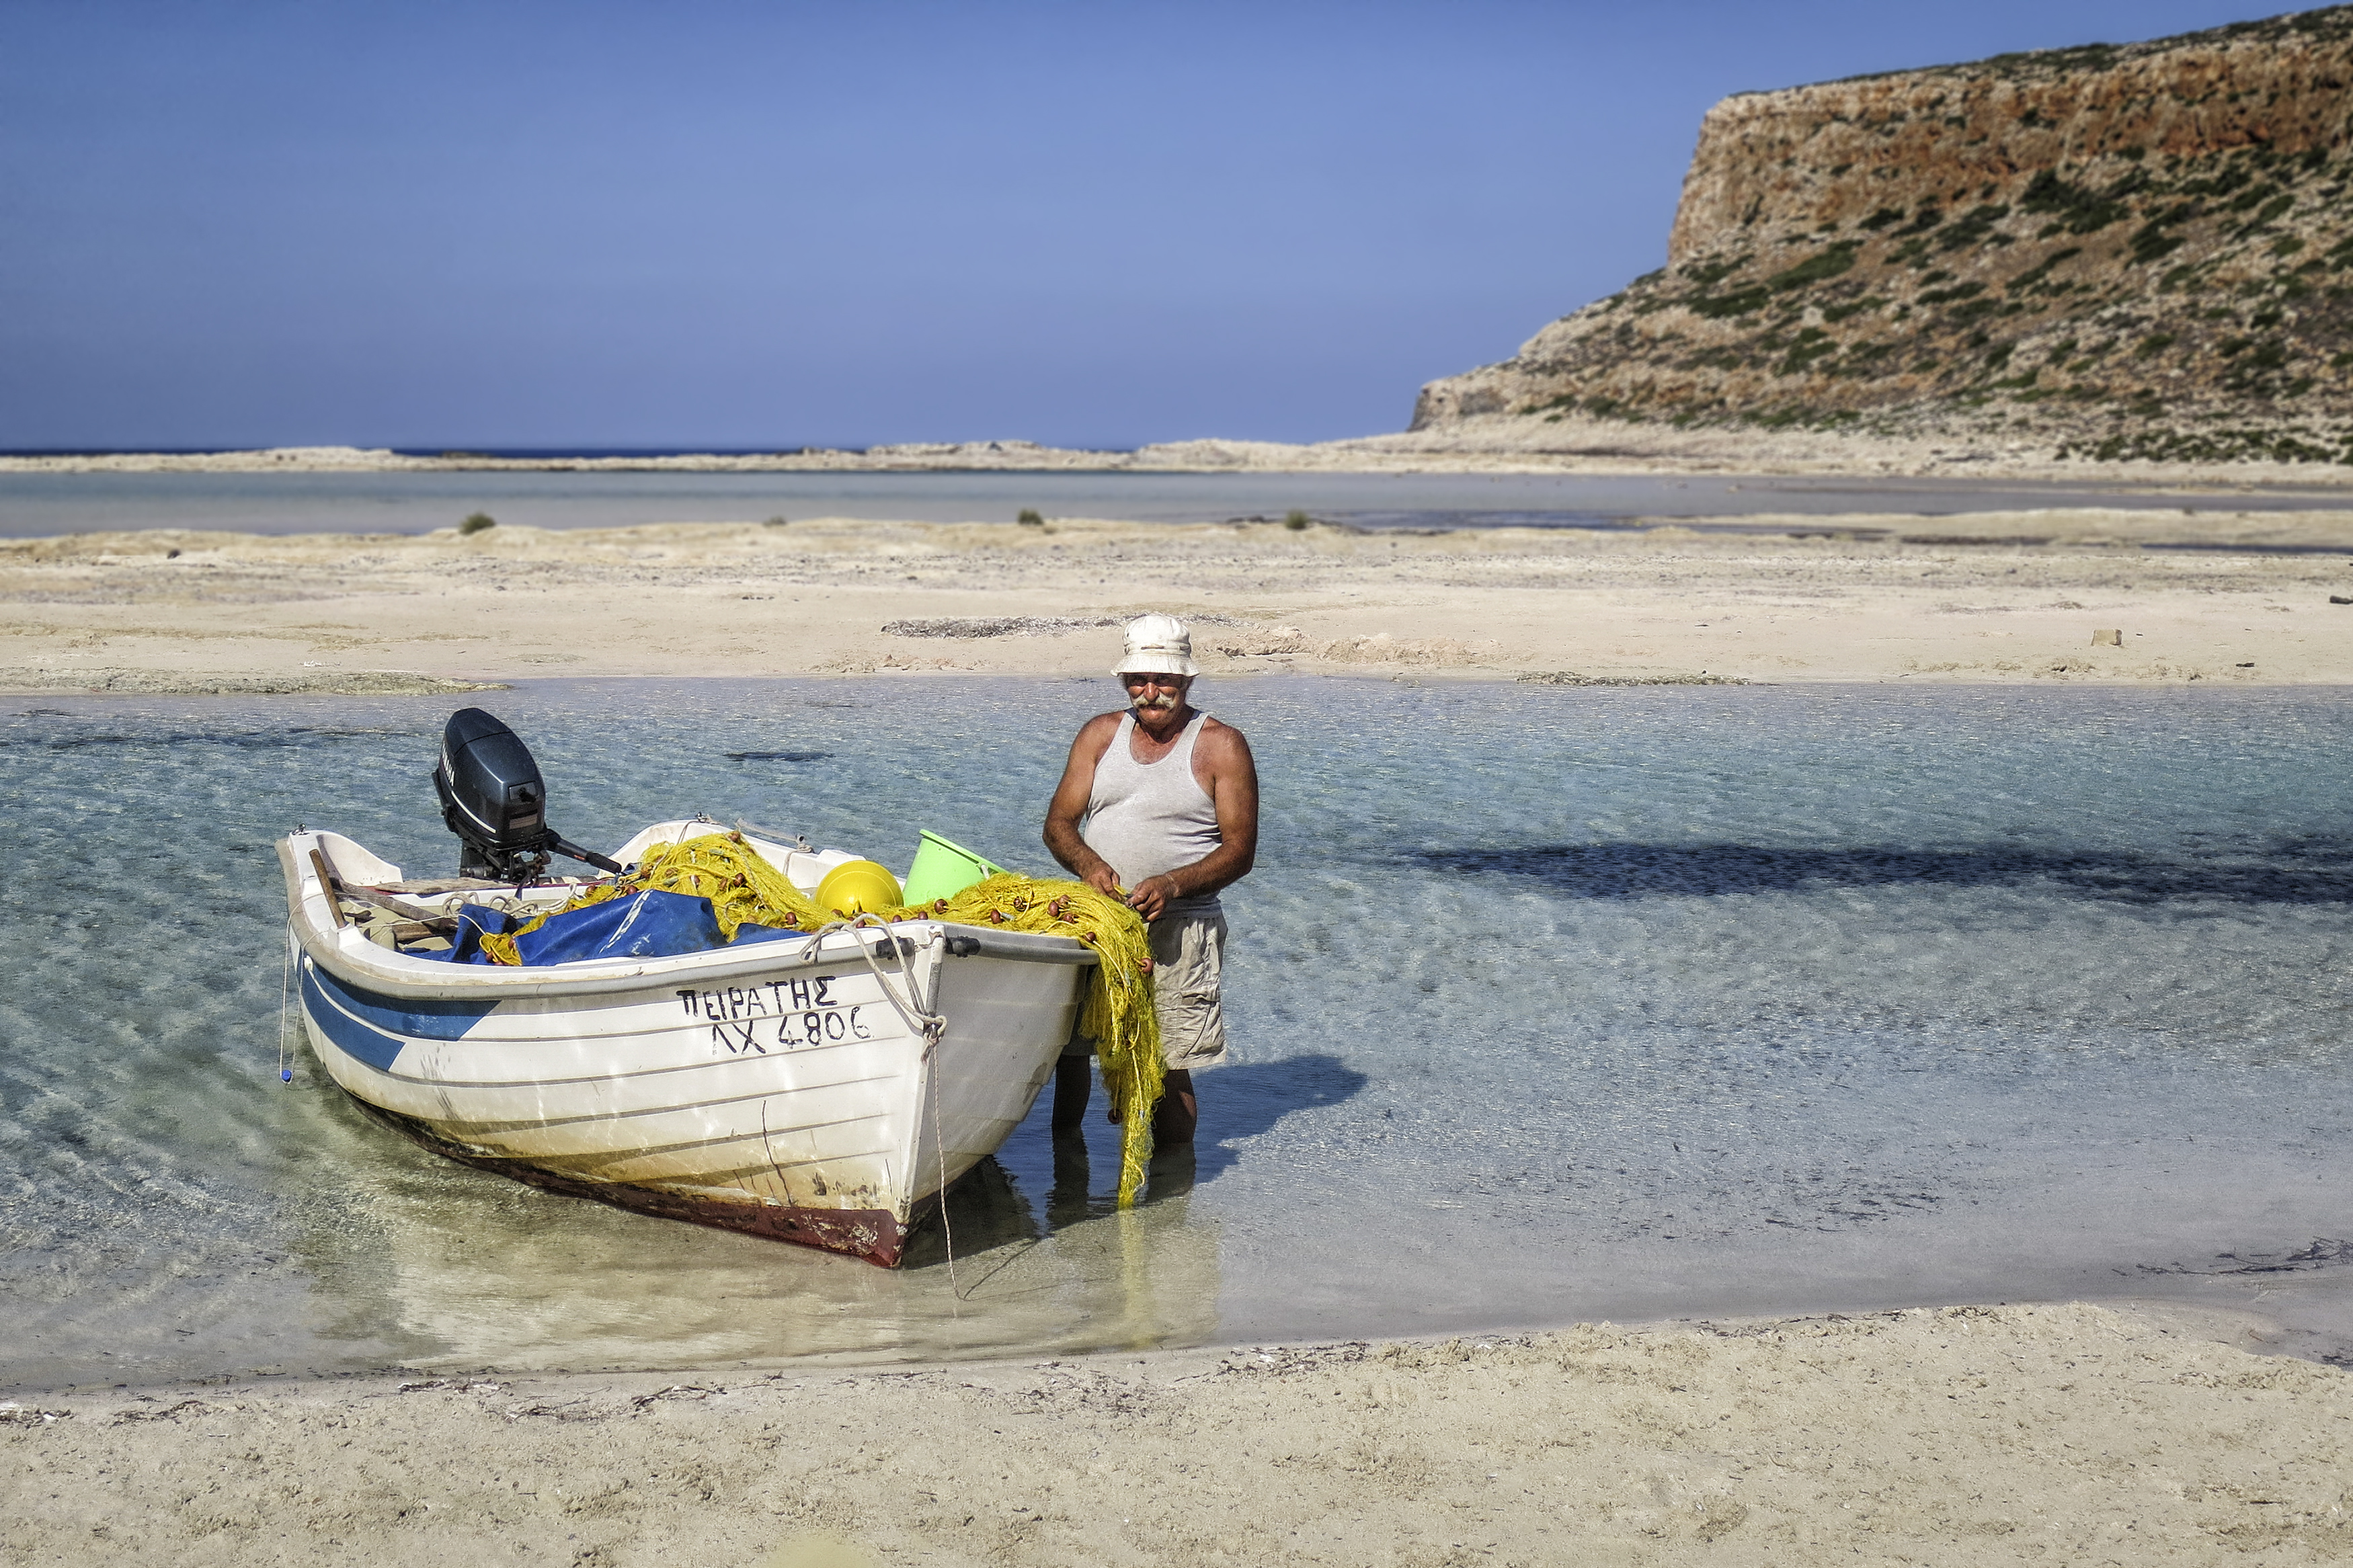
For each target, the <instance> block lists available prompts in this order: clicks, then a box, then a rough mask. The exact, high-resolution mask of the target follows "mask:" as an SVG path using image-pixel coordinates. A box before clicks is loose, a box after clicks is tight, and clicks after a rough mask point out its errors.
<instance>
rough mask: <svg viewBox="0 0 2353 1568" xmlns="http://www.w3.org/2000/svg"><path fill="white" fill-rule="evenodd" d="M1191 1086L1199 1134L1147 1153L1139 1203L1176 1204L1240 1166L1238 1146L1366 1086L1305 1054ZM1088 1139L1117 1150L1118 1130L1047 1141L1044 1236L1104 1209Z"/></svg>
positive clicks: (1224, 1071)
mask: <svg viewBox="0 0 2353 1568" xmlns="http://www.w3.org/2000/svg"><path fill="white" fill-rule="evenodd" d="M1195 1081H1196V1082H1197V1084H1198V1087H1199V1089H1200V1090H1201V1125H1200V1128H1199V1130H1198V1131H1197V1132H1196V1133H1195V1134H1194V1139H1193V1142H1191V1143H1190V1144H1188V1145H1183V1146H1179V1147H1172V1148H1166V1149H1161V1150H1158V1151H1156V1152H1155V1153H1154V1155H1153V1157H1152V1164H1151V1166H1150V1168H1149V1170H1148V1173H1147V1175H1146V1178H1145V1188H1144V1192H1143V1194H1142V1196H1141V1198H1140V1199H1139V1201H1140V1202H1142V1203H1146V1204H1151V1203H1160V1202H1166V1200H1168V1199H1170V1198H1176V1197H1182V1196H1183V1195H1185V1194H1187V1193H1189V1192H1191V1191H1192V1190H1193V1187H1194V1185H1195V1184H1197V1183H1198V1182H1202V1181H1205V1180H1207V1179H1208V1178H1209V1177H1211V1176H1214V1175H1216V1174H1218V1173H1219V1172H1221V1171H1225V1170H1228V1169H1229V1168H1231V1167H1232V1166H1233V1165H1234V1164H1235V1163H1238V1162H1239V1161H1240V1158H1241V1150H1240V1145H1241V1144H1243V1143H1245V1142H1248V1141H1249V1140H1250V1139H1252V1138H1255V1137H1257V1136H1258V1135H1260V1134H1261V1133H1263V1132H1270V1131H1273V1130H1274V1127H1275V1126H1276V1124H1277V1123H1279V1122H1280V1121H1282V1119H1283V1118H1284V1117H1286V1116H1288V1115H1290V1114H1291V1113H1292V1112H1293V1111H1296V1110H1314V1109H1316V1108H1318V1107H1321V1106H1326V1105H1338V1104H1340V1103H1341V1102H1342V1101H1344V1100H1351V1099H1353V1098H1355V1097H1356V1094H1357V1093H1359V1092H1360V1091H1361V1090H1362V1089H1364V1087H1365V1086H1366V1084H1367V1083H1369V1082H1371V1081H1372V1080H1371V1079H1368V1078H1367V1077H1366V1075H1365V1074H1363V1073H1361V1072H1359V1071H1357V1070H1356V1068H1353V1067H1350V1066H1349V1065H1348V1064H1347V1063H1346V1062H1344V1061H1342V1060H1341V1059H1340V1058H1338V1057H1335V1056H1331V1055H1328V1054H1325V1053H1323V1052H1311V1053H1309V1054H1308V1055H1305V1056H1297V1057H1284V1058H1282V1059H1281V1060H1279V1061H1271V1062H1238V1063H1236V1064H1234V1065H1233V1066H1231V1067H1223V1068H1218V1069H1217V1070H1216V1071H1214V1072H1208V1073H1204V1074H1202V1075H1201V1076H1200V1078H1198V1079H1197V1080H1195ZM1102 1100H1103V1089H1102V1086H1101V1085H1100V1084H1098V1085H1097V1086H1096V1089H1095V1092H1094V1096H1093V1098H1092V1100H1091V1102H1090V1103H1091V1105H1098V1106H1099V1105H1100V1104H1101V1103H1102ZM1090 1136H1093V1137H1097V1138H1108V1140H1109V1142H1110V1147H1111V1148H1112V1149H1113V1151H1116V1150H1117V1148H1118V1142H1119V1130H1118V1129H1117V1128H1115V1127H1108V1126H1104V1125H1103V1122H1102V1119H1101V1116H1100V1113H1098V1114H1097V1115H1095V1116H1093V1117H1091V1118H1090V1119H1089V1120H1088V1121H1085V1122H1084V1123H1082V1124H1081V1125H1080V1126H1078V1127H1074V1128H1071V1129H1069V1130H1067V1131H1060V1132H1057V1133H1056V1134H1054V1181H1053V1186H1052V1188H1051V1190H1050V1192H1049V1194H1047V1198H1046V1224H1047V1227H1048V1228H1049V1229H1060V1227H1061V1226H1065V1225H1070V1224H1074V1223H1076V1222H1077V1221H1079V1220H1082V1219H1084V1218H1086V1217H1088V1216H1089V1215H1092V1214H1096V1213H1101V1212H1106V1211H1107V1210H1108V1208H1109V1207H1110V1205H1111V1199H1110V1198H1109V1196H1107V1195H1105V1194H1100V1193H1097V1194H1090V1192H1089V1183H1090V1177H1091V1174H1092V1165H1091V1162H1090V1160H1089V1150H1088V1145H1087V1139H1088V1138H1089V1137H1090Z"/></svg>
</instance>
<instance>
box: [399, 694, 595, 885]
mask: <svg viewBox="0 0 2353 1568" xmlns="http://www.w3.org/2000/svg"><path fill="white" fill-rule="evenodd" d="M433 788H434V791H435V793H437V794H438V795H440V797H441V820H442V821H443V822H445V823H447V824H448V826H449V831H450V832H452V833H454V834H456V835H457V836H458V842H459V844H461V845H462V846H464V852H463V854H461V855H460V856H459V860H458V875H459V876H460V877H479V878H481V879H483V880H485V881H493V882H528V881H533V880H535V879H538V878H539V877H541V876H543V875H544V874H545V873H546V870H547V857H548V852H549V851H550V850H553V851H554V852H555V853H556V854H558V855H568V856H570V857H571V858H573V859H575V860H586V862H588V864H590V865H591V866H594V867H596V868H598V869H599V870H604V871H618V870H619V869H620V867H619V866H617V865H616V864H615V863H614V862H612V861H610V860H607V858H605V857H603V856H602V855H599V854H597V853H596V852H595V851H594V850H589V849H583V848H581V847H580V846H578V845H577V844H574V843H570V842H568V841H567V840H565V839H563V838H559V837H556V836H555V835H554V833H553V832H551V831H550V830H549V828H548V826H547V786H546V785H545V784H543V783H541V782H540V777H539V764H538V763H535V762H533V761H532V757H531V752H530V750H529V749H528V748H527V747H525V746H524V745H523V743H522V738H521V737H520V736H518V735H517V734H516V733H515V732H514V731H512V730H510V729H508V728H507V727H506V726H505V725H504V724H501V723H500V722H499V721H497V720H496V719H493V718H491V716H490V715H489V714H488V713H485V712H483V711H482V710H480V709H479V708H460V709H459V710H458V711H456V712H455V713H452V714H450V715H449V724H448V728H447V729H445V730H444V731H442V732H441V762H440V765H439V766H438V767H436V768H435V769H434V770H433Z"/></svg>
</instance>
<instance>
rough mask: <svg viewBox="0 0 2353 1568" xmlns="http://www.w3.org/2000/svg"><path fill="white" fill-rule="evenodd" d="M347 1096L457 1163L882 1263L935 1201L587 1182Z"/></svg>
mask: <svg viewBox="0 0 2353 1568" xmlns="http://www.w3.org/2000/svg"><path fill="white" fill-rule="evenodd" d="M345 1092H346V1093H349V1092H350V1091H349V1090H345ZM352 1103H353V1105H356V1106H358V1107H359V1108H360V1110H363V1111H364V1112H366V1113H367V1115H368V1116H369V1117H371V1118H373V1119H374V1120H375V1121H380V1122H382V1123H384V1125H385V1126H386V1127H389V1128H391V1129H392V1130H393V1131H396V1132H398V1133H399V1134H400V1135H401V1136H402V1137H404V1138H406V1139H408V1140H409V1141H410V1142H414V1143H417V1144H418V1145H420V1146H422V1147H424V1148H427V1149H430V1150H432V1151H433V1152H435V1153H436V1154H439V1155H441V1156H442V1157H443V1158H445V1159H449V1160H455V1161H457V1162H458V1163H459V1164H461V1165H471V1166H473V1167H474V1168H475V1169H476V1170H480V1171H491V1172H494V1173H497V1174H499V1175H501V1176H505V1177H508V1178H510V1179H512V1180H513V1181H518V1182H522V1183H524V1184H527V1185H530V1186H534V1187H538V1188H540V1189H542V1190H543V1191H545V1192H551V1193H562V1194H565V1196H567V1197H575V1198H589V1199H592V1200H594V1201H595V1202H597V1203H600V1204H607V1205H611V1206H612V1207H614V1208H618V1209H628V1210H629V1211H630V1212H631V1213H633V1214H645V1215H654V1216H656V1217H657V1218H659V1219H677V1220H684V1221H686V1222H687V1223H688V1224H690V1225H707V1226H712V1227H713V1228H714V1229H718V1230H733V1231H741V1232H742V1233H743V1234H744V1235H746V1236H757V1237H765V1238H766V1239H768V1240H770V1241H789V1242H792V1243H794V1244H795V1245H797V1246H800V1247H819V1248H822V1249H823V1250H825V1251H827V1252H840V1253H847V1254H848V1255H849V1256H850V1257H852V1258H864V1259H865V1260H866V1261H867V1262H869V1263H872V1264H876V1265H878V1266H880V1267H881V1268H897V1267H898V1266H899V1260H900V1258H901V1257H902V1254H903V1253H904V1251H905V1248H906V1245H907V1237H909V1236H910V1235H911V1234H912V1233H913V1231H914V1228H915V1226H918V1225H920V1224H922V1223H923V1218H924V1216H925V1215H927V1214H928V1212H929V1211H930V1210H932V1209H934V1208H936V1207H937V1206H938V1200H937V1198H936V1197H933V1198H927V1199H925V1200H923V1202H922V1203H920V1204H918V1205H916V1207H915V1213H914V1215H913V1216H912V1217H911V1218H910V1219H909V1220H908V1222H907V1223H906V1224H904V1225H902V1224H900V1223H899V1219H898V1216H897V1215H893V1214H892V1212H891V1211H890V1210H889V1209H815V1208H789V1207H786V1206H784V1205H776V1204H763V1203H755V1202H754V1201H752V1200H750V1199H748V1198H747V1199H746V1200H745V1201H744V1202H742V1203H730V1202H727V1201H725V1200H723V1199H717V1198H712V1199H702V1198H691V1197H687V1196H684V1195H683V1194H678V1193H664V1192H656V1191H654V1190H653V1189H651V1188H649V1187H632V1186H625V1185H622V1184H617V1183H614V1182H584V1181H580V1180H578V1179H577V1178H575V1177H571V1176H562V1175H558V1174H556V1173H554V1172H552V1171H543V1170H541V1169H540V1168H539V1167H537V1166H536V1165H533V1164H530V1163H526V1162H524V1161H522V1160H513V1159H506V1158H502V1157H501V1156H499V1155H496V1154H478V1153H476V1152H473V1151H472V1150H470V1149H468V1148H466V1147H464V1146H463V1145H461V1144H457V1143H452V1142H449V1141H448V1139H446V1138H444V1137H442V1136H441V1135H440V1134H439V1133H438V1132H435V1131H433V1130H432V1129H431V1128H429V1127H427V1126H426V1125H425V1124H424V1123H423V1122H421V1121H415V1120H412V1119H411V1118H409V1117H406V1116H403V1115H401V1114H399V1113H398V1112H397V1111H392V1110H385V1109H384V1108H383V1107H382V1106H378V1105H370V1104H369V1103H368V1102H367V1101H366V1100H362V1099H360V1098H359V1097H358V1096H357V1095H353V1096H352Z"/></svg>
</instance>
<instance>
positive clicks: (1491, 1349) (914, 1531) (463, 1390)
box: [0, 1306, 2353, 1568]
mask: <svg viewBox="0 0 2353 1568" xmlns="http://www.w3.org/2000/svg"><path fill="white" fill-rule="evenodd" d="M2234 1337H2235V1338H2239V1339H2241V1340H2242V1341H2243V1342H2253V1341H2252V1340H2250V1339H2249V1337H2248V1331H2247V1329H2246V1327H2245V1325H2244V1324H2242V1323H2235V1322H2232V1321H2226V1320H2222V1319H2217V1318H2209V1319H2203V1320H2198V1321H2190V1320H2187V1319H2183V1318H2179V1317H2175V1318H2171V1319H2168V1318H2165V1317H2158V1316H2150V1315H2146V1314H2143V1313H2138V1312H2134V1311H2121V1312H2119V1311H2110V1310H2104V1309H2100V1308H2095V1307H2088V1306H2057V1307H2007V1308H1990V1309H1981V1308H1974V1307H1962V1308H1951V1309H1946V1310H1915V1311H1906V1312H1897V1313H1886V1314H1879V1315H1873V1316H1866V1317H1859V1318H1854V1319H1830V1320H1820V1321H1795V1322H1783V1323H1724V1324H1713V1325H1703V1326H1698V1327H1690V1326H1685V1327H1670V1328H1660V1329H1651V1330H1640V1331H1621V1330H1616V1329H1611V1328H1609V1327H1606V1326H1605V1327H1599V1328H1577V1329H1572V1330H1568V1331H1563V1332H1559V1333H1554V1334H1544V1335H1537V1336H1533V1337H1525V1338H1520V1337H1514V1338H1491V1339H1471V1340H1456V1341H1450V1342H1443V1343H1420V1344H1391V1345H1341V1346H1324V1347H1316V1348H1313V1349H1270V1350H1264V1351H1260V1350H1241V1351H1226V1352H1208V1351H1197V1352H1166V1353H1157V1354H1151V1355H1144V1356H1136V1357H1119V1356H1105V1357H1101V1358H1097V1359H1094V1360H1092V1361H1087V1362H1078V1363H1022V1364H1005V1363H998V1364H965V1365H960V1366H955V1367H947V1368H938V1369H922V1370H915V1371H910V1372H900V1373H855V1374H841V1373H821V1372H812V1373H807V1374H797V1373H789V1372H787V1373H776V1374H769V1375H753V1374H735V1375H728V1374H724V1373H719V1374H713V1373H697V1374H693V1375H685V1374H670V1375H660V1374H651V1373H640V1374H631V1375H627V1376H593V1377H592V1376H575V1377H566V1376H531V1377H524V1378H513V1379H508V1378H498V1377H491V1376H484V1377H480V1378H471V1379H469V1378H464V1377H450V1378H440V1379H434V1378H411V1379H408V1380H406V1381H400V1380H395V1379H391V1378H355V1379H349V1380H338V1381H329V1382H316V1383H301V1384H206V1385H202V1386H195V1387H185V1388H157V1389H144V1390H132V1389H113V1390H108V1391H104V1392H100V1393H96V1394H73V1395H67V1396H52V1397H47V1398H42V1399H27V1400H24V1401H22V1402H20V1403H19V1404H18V1405H17V1406H16V1408H14V1409H6V1410H0V1415H5V1420H6V1423H7V1424H6V1426H5V1429H0V1430H5V1444H6V1447H7V1459H6V1465H5V1474H6V1476H7V1478H8V1479H6V1481H5V1483H0V1545H5V1549H6V1555H7V1558H8V1560H9V1561H11V1562H16V1563H92V1562H109V1563H171V1564H174V1568H195V1565H198V1564H206V1563H223V1564H228V1563H235V1564H239V1565H244V1564H251V1563H310V1562H319V1561H328V1560H332V1561H335V1562H339V1563H386V1564H392V1563H398V1564H412V1563H414V1564H424V1563H448V1562H459V1561H491V1560H495V1561H499V1562H516V1563H598V1564H613V1565H626V1564H638V1563H649V1564H650V1563H669V1562H689V1563H741V1564H744V1565H746V1568H751V1565H754V1564H779V1565H782V1564H792V1565H797V1568H820V1565H823V1568H847V1565H849V1564H857V1563H890V1564H902V1563H936V1564H965V1563H972V1564H978V1563H1006V1564H1030V1563H1037V1564H1047V1563H1056V1564H1060V1563H1067V1564H1095V1563H1188V1564H1189V1563H1252V1564H1255V1563H1269V1564H1274V1563H1282V1564H1290V1563H1345V1564H1349V1565H1351V1568H1376V1565H1379V1568H1386V1565H1390V1564H1395V1565H1398V1568H1408V1565H1411V1568H1423V1565H1427V1564H1475V1563H1496V1564H1527V1565H1531V1568H1535V1565H1550V1564H1565V1563H1577V1564H1647V1563H1661V1564H1665V1563H1725V1564H1757V1565H1765V1564H1773V1565H1780V1564H1788V1563H1826V1562H1832V1561H1847V1560H1850V1559H1852V1560H1856V1561H1867V1562H1873V1563H1881V1562H1901V1563H1917V1564H1938V1565H1942V1564H1950V1565H1952V1568H1983V1565H1986V1564H1996V1563H2126V1564H2133V1565H2135V1568H2140V1565H2147V1564H2190V1563H2232V1562H2241V1561H2253V1560H2260V1561H2263V1562H2266V1563H2318V1562H2335V1561H2341V1560H2342V1559H2343V1558H2344V1557H2345V1555H2346V1554H2347V1553H2348V1551H2353V1514H2348V1511H2347V1510H2348V1491H2353V1487H2348V1477H2353V1373H2348V1372H2346V1371H2345V1370H2342V1369H2338V1368H2333V1367H2327V1366H2319V1365H2315V1364H2313V1363H2307V1362H2300V1361H2294V1360H2287V1359H2283V1358H2277V1357H2266V1356H2262V1355H2257V1354H2253V1353H2250V1352H2249V1351H2248V1350H2246V1349H2242V1348H2239V1346H2237V1345H2232V1344H2226V1343H2222V1342H2218V1341H2219V1340H2220V1339H2227V1338H2234Z"/></svg>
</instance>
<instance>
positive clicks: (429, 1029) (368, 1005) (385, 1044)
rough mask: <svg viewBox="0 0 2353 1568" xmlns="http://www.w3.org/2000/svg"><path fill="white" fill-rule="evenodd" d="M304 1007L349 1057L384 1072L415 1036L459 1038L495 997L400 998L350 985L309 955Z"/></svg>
mask: <svg viewBox="0 0 2353 1568" xmlns="http://www.w3.org/2000/svg"><path fill="white" fill-rule="evenodd" d="M302 1005H303V1006H304V1008H305V1009H306V1010H307V1011H308V1012H309V1013H310V1015H311V1021H312V1022H313V1023H315V1024H316V1025H318V1026H319V1030H320V1032H321V1033H322V1034H323V1035H325V1036H326V1037H327V1038H328V1039H329V1040H331V1041H332V1042H333V1043H334V1045H335V1046H336V1047H337V1048H338V1049H340V1050H342V1051H343V1054H344V1055H346V1056H349V1057H353V1058H357V1059H359V1060H360V1061H364V1062H365V1063H367V1065H368V1066H370V1067H372V1068H375V1069H376V1070H377V1071H378V1072H390V1071H391V1070H392V1064H393V1062H394V1061H395V1059H396V1058H398V1057H399V1055H400V1051H401V1047H404V1046H406V1044H407V1043H408V1042H409V1041H410V1040H412V1039H418V1040H459V1039H463V1038H465V1037H466V1031H467V1030H469V1029H470V1028H472V1027H473V1026H474V1024H475V1021H476V1020H477V1019H480V1018H481V1017H483V1016H487V1015H488V1014H489V1013H490V1011H491V1008H493V1007H496V1006H497V1005H498V1004H497V1003H496V1002H495V1001H484V1002H427V1001H408V1002H402V1001H396V1000H395V999H394V998H392V997H389V996H379V995H377V994H375V993H374V992H372V991H361V990H358V989H355V988H354V987H353V986H350V985H347V984H344V983H343V982H342V981H340V980H337V979H336V978H335V977H334V976H333V975H332V974H329V973H327V972H326V971H325V970H323V969H321V968H320V967H319V966H318V965H317V964H316V963H311V962H310V961H309V960H308V959H305V960H304V961H303V964H302Z"/></svg>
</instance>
